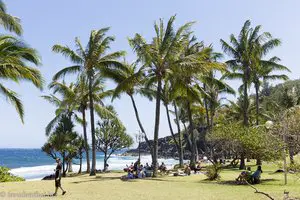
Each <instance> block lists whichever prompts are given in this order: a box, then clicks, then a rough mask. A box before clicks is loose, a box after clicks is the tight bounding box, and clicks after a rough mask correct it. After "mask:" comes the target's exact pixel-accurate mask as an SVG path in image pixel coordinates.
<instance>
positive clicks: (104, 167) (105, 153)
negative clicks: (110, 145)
mask: <svg viewBox="0 0 300 200" xmlns="http://www.w3.org/2000/svg"><path fill="white" fill-rule="evenodd" d="M106 164H107V151H106V152H104V163H103V165H104V166H103V171H104V172H105V171H106Z"/></svg>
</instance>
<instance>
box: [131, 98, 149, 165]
mask: <svg viewBox="0 0 300 200" xmlns="http://www.w3.org/2000/svg"><path fill="white" fill-rule="evenodd" d="M129 96H130V99H131V102H132V105H133V109H134V113H135V117H136V120H137V122H138V124H139V127H140V129H141V131H142V133H143V134H144V136H145V140H146V143H147V144H148V146H149V149H150V154H151V157H152V159H153V148H152V146H151V143H150V141H149V139H148V137H147V134H146V132H145V129H144V127H143V125H142V122H141V120H140V116H139V113H138V110H137V107H136V104H135V100H134V98H133V96H132V95H129Z"/></svg>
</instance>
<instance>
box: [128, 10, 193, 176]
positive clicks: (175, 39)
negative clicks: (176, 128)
mask: <svg viewBox="0 0 300 200" xmlns="http://www.w3.org/2000/svg"><path fill="white" fill-rule="evenodd" d="M174 21H175V16H172V17H171V18H170V19H169V21H168V23H167V26H166V27H165V25H164V22H163V20H162V19H160V21H159V23H155V25H154V29H155V33H156V36H155V37H153V38H152V41H151V42H150V43H147V42H146V40H145V39H144V38H143V37H142V36H141V35H140V34H136V35H135V37H134V38H132V39H130V40H129V42H130V44H131V46H132V48H133V50H134V51H135V52H136V53H137V56H138V59H139V60H140V61H141V62H142V63H143V68H145V71H147V72H148V74H146V76H147V78H148V79H149V82H150V83H153V84H157V85H156V87H157V88H156V108H155V125H154V140H153V141H154V145H153V160H152V164H153V166H154V173H153V176H157V157H158V135H159V123H160V103H161V91H162V82H163V80H164V78H165V77H166V75H167V74H168V73H169V72H170V71H169V70H170V68H171V66H172V63H174V62H175V61H177V60H178V59H179V58H180V52H181V51H180V50H181V47H182V45H183V43H184V42H185V38H186V36H187V33H188V32H189V28H190V27H191V25H192V23H186V24H184V25H183V26H181V27H179V28H178V30H177V31H175V29H174Z"/></svg>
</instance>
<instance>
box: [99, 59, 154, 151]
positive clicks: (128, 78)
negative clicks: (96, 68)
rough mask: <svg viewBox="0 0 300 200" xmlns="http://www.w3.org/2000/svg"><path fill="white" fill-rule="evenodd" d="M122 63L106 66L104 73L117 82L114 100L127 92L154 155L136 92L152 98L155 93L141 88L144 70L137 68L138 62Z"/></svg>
mask: <svg viewBox="0 0 300 200" xmlns="http://www.w3.org/2000/svg"><path fill="white" fill-rule="evenodd" d="M122 64H123V66H119V67H118V68H105V69H104V70H103V75H104V76H105V77H107V78H110V79H111V80H113V81H114V82H115V83H116V84H117V87H116V88H115V89H114V94H113V97H112V101H113V100H114V99H115V98H116V97H120V95H121V94H122V93H125V94H127V95H128V96H129V97H130V99H131V103H132V106H133V109H134V113H135V117H136V120H137V122H138V125H139V127H140V130H141V132H142V133H143V134H144V137H145V140H146V142H147V144H148V146H149V149H150V153H151V156H153V153H152V150H153V148H152V144H151V143H150V141H149V139H148V136H147V134H146V131H145V129H144V126H143V124H142V122H141V119H140V116H139V112H138V109H137V106H136V102H135V99H134V95H135V94H141V95H142V96H146V97H147V98H148V99H150V100H152V96H153V95H152V94H151V93H149V92H151V91H149V90H146V89H144V88H141V86H143V83H142V82H143V71H142V70H138V69H137V66H138V65H137V62H133V63H131V64H129V63H127V62H125V61H124V62H123V63H122Z"/></svg>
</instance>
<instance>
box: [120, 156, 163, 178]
mask: <svg viewBox="0 0 300 200" xmlns="http://www.w3.org/2000/svg"><path fill="white" fill-rule="evenodd" d="M153 168H154V167H153V166H152V165H151V166H150V165H149V164H148V163H146V165H142V164H141V162H140V159H138V160H137V161H136V162H135V163H131V165H130V166H128V165H126V168H124V169H123V170H124V172H127V177H126V178H127V179H134V178H145V177H151V176H152V173H153V171H152V170H153ZM158 170H160V172H166V171H167V166H166V165H165V163H164V162H162V163H161V165H159V166H158Z"/></svg>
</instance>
